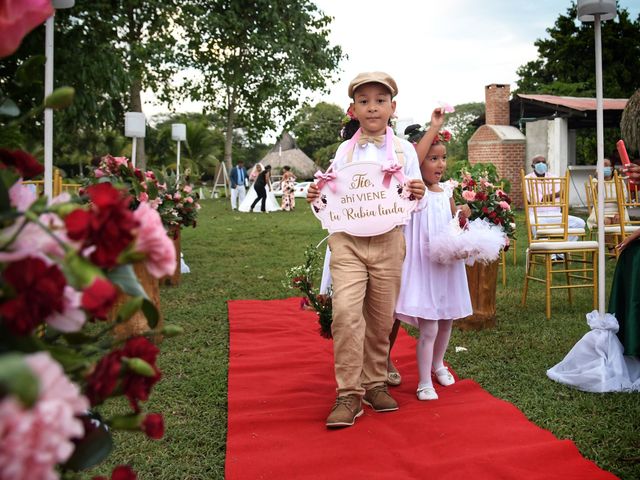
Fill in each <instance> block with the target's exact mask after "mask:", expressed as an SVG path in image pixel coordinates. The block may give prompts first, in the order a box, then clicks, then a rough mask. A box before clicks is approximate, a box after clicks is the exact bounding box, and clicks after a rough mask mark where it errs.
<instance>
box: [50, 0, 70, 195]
mask: <svg viewBox="0 0 640 480" xmlns="http://www.w3.org/2000/svg"><path fill="white" fill-rule="evenodd" d="M74 3H75V0H53V2H52V4H53V8H55V9H58V10H60V9H63V8H71V7H73V5H74ZM54 16H55V13H54V14H53V15H51V16H50V17H49V18H47V21H46V22H45V24H44V25H45V40H44V54H45V56H46V63H45V65H44V98H47V97H48V96H49V95H51V93H52V92H53V17H54ZM44 194H45V195H46V196H47V197H49V198H52V197H53V109H51V108H45V109H44Z"/></svg>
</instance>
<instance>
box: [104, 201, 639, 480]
mask: <svg viewBox="0 0 640 480" xmlns="http://www.w3.org/2000/svg"><path fill="white" fill-rule="evenodd" d="M298 201H299V203H298V208H299V209H298V210H297V211H295V212H293V213H285V212H275V213H271V214H239V213H235V212H231V209H230V207H229V203H228V201H225V200H215V201H213V200H206V201H204V202H203V209H202V211H201V215H200V219H199V222H198V227H197V228H196V229H188V230H184V231H183V237H182V238H183V240H182V245H183V247H182V249H183V253H184V256H185V259H186V261H187V263H188V264H189V266H190V267H191V273H190V274H188V275H183V276H182V283H181V284H180V286H178V287H163V289H162V310H163V312H164V315H165V318H166V319H167V321H168V322H171V323H177V324H179V325H181V326H183V327H184V329H185V331H186V333H185V334H184V335H182V336H180V337H177V338H173V339H169V340H166V341H165V342H164V343H163V344H162V346H161V348H162V354H161V356H160V362H159V363H160V367H161V369H162V371H163V375H164V378H163V380H162V381H161V382H160V383H159V384H158V385H157V387H156V388H155V390H154V392H153V394H152V399H151V400H150V401H149V402H148V406H147V410H148V411H159V412H162V413H164V416H165V424H166V434H165V437H164V439H163V440H161V441H151V440H148V439H146V438H145V437H144V436H143V435H142V434H116V436H115V441H116V450H115V452H114V454H113V455H112V457H111V460H112V461H113V464H121V463H129V464H131V465H132V466H133V467H134V469H135V470H136V471H137V472H138V473H139V478H141V479H143V480H144V479H152V478H153V479H154V480H164V479H167V480H168V479H171V480H174V479H192V480H193V479H222V478H224V461H225V440H226V422H227V416H226V407H227V400H226V397H227V365H228V344H229V339H228V332H229V330H228V323H227V306H226V302H227V300H230V299H251V298H253V299H273V298H284V297H288V296H296V295H297V292H295V291H292V290H287V289H286V288H284V287H283V286H282V279H283V276H284V271H285V270H286V269H287V268H288V267H290V266H293V265H296V264H299V263H302V261H303V252H304V248H305V247H306V246H307V245H308V244H310V243H313V244H316V243H318V242H319V241H320V240H321V239H322V238H324V236H325V233H324V231H323V230H321V228H320V225H319V222H317V221H316V219H315V218H314V217H313V215H312V214H311V212H310V211H309V210H308V209H307V208H306V204H304V203H303V202H300V199H299V200H298ZM519 225H523V223H522V216H520V223H519ZM525 244H526V235H524V231H523V229H522V227H520V235H519V240H518V245H517V247H518V264H517V266H515V267H514V266H513V265H512V264H509V266H508V270H507V276H508V281H507V286H506V287H502V285H501V284H500V282H498V283H499V285H498V298H497V303H498V324H497V327H496V328H494V329H492V330H486V331H481V332H461V331H458V330H455V329H454V334H453V336H452V338H451V343H450V349H449V353H448V355H447V358H446V359H447V360H448V361H449V362H450V363H451V364H452V366H453V368H454V369H455V371H456V372H457V373H458V374H459V375H460V376H461V377H464V378H473V379H474V380H476V381H477V382H479V383H480V384H481V385H482V386H483V387H484V388H485V389H487V390H488V391H489V392H490V393H492V394H493V395H495V396H496V397H499V398H502V399H504V400H507V401H509V402H511V403H513V404H514V405H516V406H517V407H518V408H519V409H520V410H522V411H523V412H524V414H525V415H526V416H527V417H528V418H529V419H530V420H532V421H533V422H534V423H536V424H537V425H539V426H540V427H542V428H545V429H548V430H550V431H551V432H553V433H554V434H555V435H556V436H557V437H559V438H561V439H571V440H573V441H574V442H575V443H576V444H577V446H578V448H579V449H580V452H581V453H582V454H583V455H584V456H585V457H587V458H589V459H591V460H593V461H594V462H595V463H597V464H598V465H599V466H600V467H602V468H604V469H606V470H609V471H611V472H613V473H614V474H616V475H618V476H620V477H621V478H623V479H636V478H640V396H639V395H638V394H622V393H618V394H616V393H609V394H590V393H583V392H580V391H576V390H572V389H570V388H567V387H564V386H562V385H560V384H557V383H555V382H552V381H551V380H549V379H548V378H547V377H546V375H545V371H546V370H547V369H548V368H549V367H551V366H553V365H554V364H556V363H557V362H559V361H560V360H561V359H562V358H563V357H564V355H566V353H567V352H568V351H569V350H570V349H571V347H573V345H574V344H575V343H576V341H577V340H578V339H579V338H580V337H581V336H582V335H583V334H584V333H586V332H587V331H588V326H587V324H586V319H585V314H586V313H587V312H589V311H591V296H590V295H591V294H590V293H589V292H588V290H578V291H576V292H575V295H574V302H573V305H568V303H567V301H566V298H567V297H566V292H564V291H560V292H556V294H555V297H554V302H553V310H552V316H553V318H552V319H551V320H546V319H545V316H544V290H543V287H542V285H541V284H534V285H532V286H531V287H530V291H529V300H528V303H527V306H526V308H523V307H521V306H520V298H521V292H522V281H523V275H524V249H525ZM607 263H608V264H609V265H608V275H607V278H611V273H612V271H613V261H610V260H609V261H608V262H607ZM259 334H260V326H259V325H256V335H259ZM455 346H464V347H466V348H467V351H464V352H460V353H455V352H454V347H455ZM274 355H277V352H274ZM259 387H260V386H259V385H256V392H259V390H260V388H259ZM331 402H332V399H329V398H328V399H327V411H328V409H329V408H330V406H331ZM115 408H117V406H114V409H115ZM322 421H324V418H319V419H318V422H322ZM356 428H357V427H356ZM107 469H108V466H107V465H102V466H100V467H99V468H97V469H95V472H92V474H97V473H104V472H106V471H107Z"/></svg>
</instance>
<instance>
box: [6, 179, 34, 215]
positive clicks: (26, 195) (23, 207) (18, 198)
mask: <svg viewBox="0 0 640 480" xmlns="http://www.w3.org/2000/svg"><path fill="white" fill-rule="evenodd" d="M32 187H33V188H32ZM37 199H38V194H37V193H36V189H35V187H34V185H24V184H23V183H22V182H16V183H14V184H13V185H12V186H11V188H10V189H9V200H10V201H11V205H13V206H14V207H16V209H17V210H18V211H19V212H25V211H27V210H28V209H29V207H30V206H31V204H32V203H33V202H35V201H36V200H37Z"/></svg>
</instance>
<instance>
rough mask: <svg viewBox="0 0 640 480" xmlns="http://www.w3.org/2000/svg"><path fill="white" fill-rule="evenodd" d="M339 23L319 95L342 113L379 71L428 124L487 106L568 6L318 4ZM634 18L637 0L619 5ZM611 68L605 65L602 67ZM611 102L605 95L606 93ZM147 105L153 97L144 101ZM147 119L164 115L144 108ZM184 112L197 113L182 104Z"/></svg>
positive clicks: (500, 0)
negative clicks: (326, 84) (448, 110)
mask: <svg viewBox="0 0 640 480" xmlns="http://www.w3.org/2000/svg"><path fill="white" fill-rule="evenodd" d="M316 4H317V5H318V6H319V8H320V9H321V10H322V11H324V12H325V13H326V14H327V15H330V16H332V17H333V18H334V20H333V23H332V25H331V41H332V43H333V44H338V45H341V46H342V49H343V51H344V52H345V53H346V54H347V55H348V56H349V58H348V59H347V60H344V61H343V62H342V63H341V65H340V66H341V72H340V73H339V76H340V81H338V82H337V83H335V84H332V85H331V86H330V93H329V94H326V95H320V94H315V95H313V97H312V103H315V102H316V101H320V100H324V101H329V102H332V103H335V104H337V105H340V106H342V107H344V108H345V110H346V107H347V106H348V104H349V98H348V97H347V86H348V84H349V81H350V80H351V79H352V78H353V77H355V76H356V75H357V74H358V73H359V72H362V71H371V70H382V71H386V72H388V73H389V74H391V75H392V76H393V77H394V78H395V80H396V82H397V83H398V90H399V94H398V96H397V98H396V100H397V102H398V108H397V113H398V116H399V117H400V118H401V119H412V120H414V121H415V122H419V123H423V122H425V121H427V120H428V118H429V116H430V113H431V111H432V110H433V108H435V107H437V106H438V101H444V102H447V103H450V104H453V105H456V104H460V103H466V102H482V101H484V86H485V85H488V84H491V83H509V84H511V85H512V88H514V87H515V81H516V79H517V75H516V70H517V68H518V67H519V66H521V65H523V64H524V63H526V62H528V61H530V60H534V59H535V58H536V56H537V55H536V54H537V51H536V48H535V47H534V45H533V42H534V41H535V40H536V39H538V38H544V37H547V33H546V29H547V28H549V27H551V26H552V25H553V24H554V22H555V20H556V19H557V18H558V15H559V14H561V13H562V14H564V13H566V11H567V8H568V7H569V5H570V4H571V1H570V0H447V1H428V0H392V1H389V0H316ZM618 4H619V6H620V7H622V8H626V9H627V10H629V12H630V14H631V17H632V18H634V19H635V18H637V16H638V14H639V13H640V0H620V1H619V2H618ZM604 67H605V68H606V65H605V66H604ZM604 94H605V96H606V91H605V92H604ZM145 98H147V99H150V98H152V95H150V94H147V95H145ZM144 110H145V113H146V114H147V117H149V116H151V115H153V114H156V113H160V112H162V111H165V110H166V108H163V107H161V106H157V105H156V106H153V105H151V103H147V104H145V108H144ZM178 110H179V111H198V110H200V108H197V105H195V104H192V103H189V102H185V103H184V104H183V105H182V106H180V107H178Z"/></svg>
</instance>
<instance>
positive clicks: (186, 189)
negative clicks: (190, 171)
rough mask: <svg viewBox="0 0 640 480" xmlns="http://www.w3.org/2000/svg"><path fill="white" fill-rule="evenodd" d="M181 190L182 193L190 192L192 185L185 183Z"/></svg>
mask: <svg viewBox="0 0 640 480" xmlns="http://www.w3.org/2000/svg"><path fill="white" fill-rule="evenodd" d="M182 191H183V192H184V193H191V192H192V191H193V187H192V186H191V185H185V186H184V188H183V189H182Z"/></svg>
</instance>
